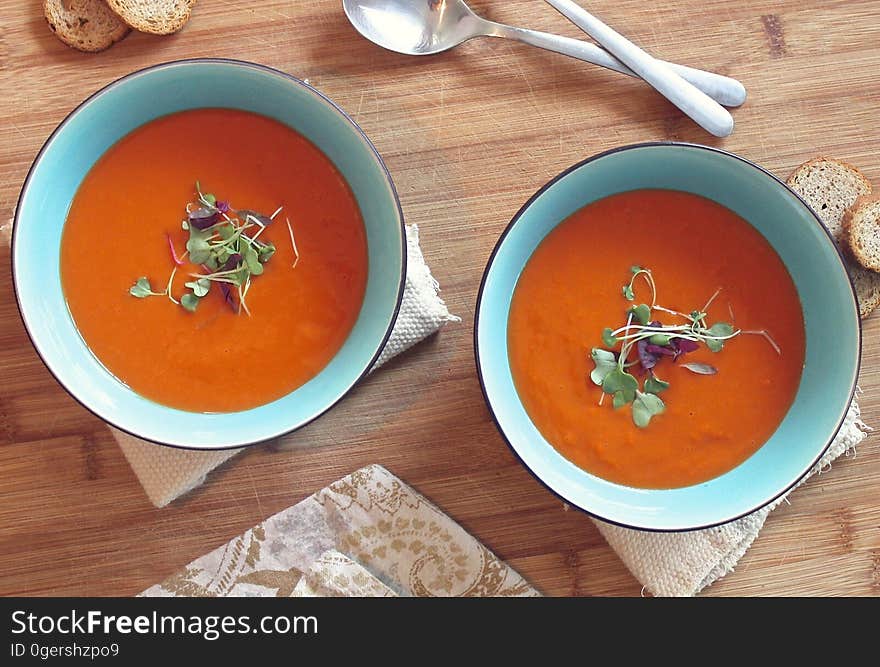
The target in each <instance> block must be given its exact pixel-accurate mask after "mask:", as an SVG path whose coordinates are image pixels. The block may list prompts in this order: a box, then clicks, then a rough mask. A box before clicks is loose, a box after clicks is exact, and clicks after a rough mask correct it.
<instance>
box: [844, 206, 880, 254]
mask: <svg viewBox="0 0 880 667" xmlns="http://www.w3.org/2000/svg"><path fill="white" fill-rule="evenodd" d="M843 234H844V238H845V239H846V241H847V243H848V244H849V249H850V251H852V255H853V257H855V259H856V261H857V262H858V263H859V264H861V265H862V266H864V267H865V268H866V269H871V270H872V271H880V197H876V196H869V195H866V196H863V197H859V198H858V199H857V200H856V203H855V204H853V206H852V208H850V209H849V210H848V211H847V212H846V215H845V216H844V217H843Z"/></svg>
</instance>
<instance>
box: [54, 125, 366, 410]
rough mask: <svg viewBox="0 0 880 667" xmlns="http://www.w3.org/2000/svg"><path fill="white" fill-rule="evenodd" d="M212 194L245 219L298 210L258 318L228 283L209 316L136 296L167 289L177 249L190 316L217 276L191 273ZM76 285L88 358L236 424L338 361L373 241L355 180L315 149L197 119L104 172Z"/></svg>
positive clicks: (72, 222) (66, 261) (154, 138)
mask: <svg viewBox="0 0 880 667" xmlns="http://www.w3.org/2000/svg"><path fill="white" fill-rule="evenodd" d="M197 181H198V182H199V183H200V186H199V187H200V188H201V189H203V190H204V191H205V192H206V193H212V194H214V195H216V199H217V200H218V201H219V200H223V201H224V202H227V201H228V202H230V203H231V204H232V205H233V206H234V207H235V208H236V209H247V210H249V211H254V212H259V213H261V214H264V215H265V216H270V215H271V214H273V212H275V211H276V210H277V209H278V208H279V207H282V208H281V211H280V212H279V213H278V214H277V215H276V216H275V218H274V219H273V220H272V221H271V223H269V224H266V225H265V229H262V231H260V235H259V239H258V241H260V243H261V244H263V242H265V243H271V244H272V245H274V247H275V252H274V255H272V256H271V259H269V260H268V261H266V263H265V268H264V270H263V271H262V273H261V274H260V275H253V276H252V280H251V283H250V285H249V288H248V289H247V292H246V295H247V296H246V298H247V301H246V306H247V311H249V313H250V314H248V313H247V312H244V310H243V309H242V308H241V307H237V304H236V302H237V299H236V298H234V297H235V289H232V290H231V291H232V293H233V295H232V297H231V296H230V293H229V291H227V290H228V289H229V288H230V285H229V284H221V283H217V284H214V283H212V284H211V285H210V291H209V292H208V293H207V294H206V295H204V296H203V298H200V299H198V307H197V308H196V309H195V310H194V311H193V312H190V311H188V310H187V309H186V308H184V307H181V306H180V305H177V304H175V303H174V302H172V301H171V299H169V298H167V297H166V296H158V295H157V296H148V297H147V298H135V296H134V295H133V294H132V293H131V292H130V288H132V285H133V284H134V283H135V281H136V280H138V278H140V277H142V276H143V277H145V278H147V280H148V282H149V284H150V285H151V289H152V290H154V291H156V292H157V293H159V292H161V291H162V290H164V289H165V288H166V285H167V283H168V280H169V277H170V274H171V272H172V270H173V269H174V268H175V266H176V262H175V261H174V256H173V255H172V248H174V252H175V254H176V255H177V257H178V260H180V261H182V262H183V263H182V264H181V265H180V266H177V272H176V277H175V279H174V280H173V281H172V284H171V290H170V292H171V296H172V297H174V298H175V300H176V301H178V302H181V303H187V302H186V301H185V300H183V299H182V297H183V295H184V294H185V293H186V292H187V291H188V289H187V288H186V287H185V285H184V283H185V282H187V281H192V280H194V278H193V277H191V276H190V274H192V273H195V272H199V271H202V272H204V271H205V269H203V268H200V267H199V266H197V265H195V264H193V263H192V262H191V261H190V260H191V257H184V258H183V259H182V260H181V255H184V253H185V252H186V251H185V248H186V244H187V241H188V240H189V234H190V232H189V231H187V230H186V229H183V227H184V226H186V225H184V224H183V221H185V220H186V219H187V218H188V213H187V210H186V208H185V207H186V205H187V203H188V202H192V200H193V197H194V192H195V184H196V182H197ZM218 205H219V204H218ZM245 217H246V216H245V215H244V214H242V218H245ZM288 220H289V222H290V228H289V229H288V225H287V221H288ZM259 228H260V226H258V225H254V226H252V228H251V231H248V232H247V234H251V235H253V234H255V233H256V231H259ZM215 238H216V239H218V242H219V237H215ZM254 247H259V248H265V247H266V245H265V244H263V245H259V246H258V245H257V244H256V241H255V242H254ZM260 257H261V260H262V258H263V256H262V255H260ZM297 257H298V259H297ZM224 259H225V258H224ZM294 264H295V266H294ZM227 277H228V276H227ZM61 279H62V285H63V289H64V294H65V297H66V299H67V303H68V306H69V309H70V313H71V315H72V316H73V319H74V321H75V323H76V326H77V328H78V330H79V332H80V334H81V335H82V337H83V339H84V341H85V343H86V344H87V345H88V347H89V348H90V349H91V351H92V353H93V354H94V355H95V356H96V357H97V359H98V360H99V361H100V362H101V363H102V364H103V365H104V366H105V367H106V368H107V369H108V370H109V371H110V372H111V373H112V374H113V375H115V376H116V377H117V378H118V379H119V380H120V381H122V382H123V383H125V384H126V385H128V386H129V387H131V388H132V389H133V390H134V391H136V392H138V393H139V394H141V395H143V396H144V397H146V398H149V399H152V400H153V401H156V402H157V403H162V404H164V405H168V406H171V407H175V408H180V409H183V410H189V411H195V412H231V411H237V410H244V409H248V408H253V407H255V406H258V405H261V404H265V403H268V402H270V401H272V400H274V399H277V398H280V397H281V396H283V395H285V394H287V393H289V392H291V391H293V390H294V389H296V388H297V387H299V386H301V385H302V384H304V383H305V382H307V381H308V380H309V379H311V378H312V377H314V376H315V375H316V374H318V373H319V372H320V371H321V370H322V369H323V368H324V366H326V365H327V363H328V362H329V361H330V359H331V358H332V357H333V356H334V355H335V354H336V352H337V351H338V350H339V348H340V347H341V346H342V344H343V343H344V341H345V339H346V338H347V336H348V334H349V333H350V331H351V329H352V328H353V326H354V323H355V321H356V319H357V317H358V313H359V311H360V308H361V305H362V302H363V298H364V291H365V286H366V280H367V243H366V233H365V229H364V225H363V221H362V218H361V214H360V211H359V209H358V206H357V203H356V201H355V198H354V196H353V194H352V192H351V191H350V189H349V187H348V185H347V184H346V182H345V181H344V180H343V178H342V176H341V174H340V173H339V172H338V171H337V169H336V168H335V166H334V165H333V164H332V163H331V162H330V160H329V159H328V158H327V157H326V156H325V155H324V154H323V153H322V152H321V151H320V150H319V149H318V148H317V147H315V146H314V145H313V144H312V143H311V142H309V141H308V140H307V139H305V138H304V137H303V136H301V135H300V134H298V133H297V132H295V131H293V130H292V129H290V128H288V127H287V126H285V125H283V124H281V123H279V122H277V121H275V120H272V119H269V118H266V117H263V116H259V115H255V114H252V113H247V112H243V111H236V110H230V109H197V110H193V111H185V112H181V113H177V114H172V115H170V116H166V117H163V118H160V119H158V120H155V121H153V122H150V123H148V124H146V125H144V126H142V127H140V128H138V129H137V130H135V131H134V132H132V133H131V134H129V135H128V136H126V137H124V138H123V139H122V140H121V141H119V142H118V143H117V144H116V145H114V146H113V147H112V148H110V149H109V150H108V151H107V152H106V154H105V155H104V156H102V157H101V159H100V160H99V161H98V162H97V163H96V164H95V165H94V167H93V168H92V169H91V171H90V172H89V173H88V175H87V176H86V178H85V179H84V181H83V182H82V184H81V185H80V188H79V190H78V192H77V194H76V196H75V198H74V200H73V203H72V205H71V208H70V211H69V213H68V217H67V221H66V223H65V226H64V230H63V235H62V243H61ZM231 287H232V288H234V287H235V286H234V285H232V286H231ZM188 298H189V299H191V300H194V296H189V297H188Z"/></svg>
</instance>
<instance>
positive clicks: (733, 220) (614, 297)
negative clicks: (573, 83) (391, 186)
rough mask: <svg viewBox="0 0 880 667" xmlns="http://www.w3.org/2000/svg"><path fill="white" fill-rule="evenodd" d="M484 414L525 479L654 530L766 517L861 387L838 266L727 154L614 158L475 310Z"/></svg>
mask: <svg viewBox="0 0 880 667" xmlns="http://www.w3.org/2000/svg"><path fill="white" fill-rule="evenodd" d="M476 318H477V319H476V324H475V351H476V358H477V368H478V373H479V376H480V381H481V384H482V388H483V393H484V396H485V399H486V401H487V403H488V406H489V409H490V411H491V413H492V416H493V418H494V420H495V422H496V424H497V426H498V428H499V430H500V431H501V433H502V435H503V436H504V438H505V439H506V440H507V442H508V444H509V445H510V446H511V448H512V449H513V451H514V452H515V453H516V455H517V456H518V457H519V458H520V459H521V460H522V462H523V463H524V464H525V466H526V467H527V468H528V469H529V470H530V471H531V472H532V473H533V474H534V475H535V476H536V477H537V478H538V479H539V480H540V481H542V482H543V483H544V484H545V485H546V486H547V487H549V488H550V489H551V490H552V491H554V492H555V493H556V494H558V495H559V496H561V497H562V498H563V499H565V500H566V501H567V502H569V503H571V504H573V505H575V506H577V507H579V508H581V509H583V510H585V511H586V512H588V513H590V514H592V515H594V516H596V517H598V518H601V519H603V520H605V521H608V522H612V523H616V524H619V525H623V526H628V527H633V528H638V529H645V530H659V531H664V530H665V531H678V530H691V529H697V528H704V527H709V526H714V525H718V524H721V523H725V522H727V521H731V520H733V519H736V518H738V517H741V516H744V515H746V514H748V513H750V512H752V511H754V510H756V509H758V508H760V507H763V506H765V505H767V504H768V503H770V502H772V501H773V500H774V499H776V498H778V497H779V496H780V495H781V494H783V493H784V492H785V491H787V490H788V489H790V488H792V487H793V486H794V485H795V484H796V483H797V482H798V481H799V480H800V479H802V478H803V476H804V475H805V474H806V473H807V472H808V471H809V469H810V468H811V467H812V466H813V465H814V464H815V463H816V462H817V461H818V460H819V459H820V458H821V456H822V454H823V453H824V452H825V450H826V449H827V448H828V446H829V445H830V443H831V441H832V440H833V438H834V436H835V435H836V434H837V432H838V430H839V429H840V426H841V424H842V423H843V420H844V417H845V415H846V413H847V410H848V408H849V405H850V402H851V400H852V396H853V392H854V390H855V386H856V380H857V377H858V368H859V360H860V353H861V331H860V326H859V319H858V307H857V302H856V298H855V294H854V292H853V289H852V285H851V283H850V280H849V277H848V274H847V271H846V268H845V265H844V262H843V260H842V257H841V255H840V253H839V251H838V249H837V246H836V245H835V243H834V242H833V240H832V238H831V236H830V235H829V233H828V231H827V230H826V229H825V228H824V226H823V225H822V224H821V222H820V221H819V219H818V218H817V216H816V215H815V213H814V212H813V211H812V210H810V208H809V207H808V206H807V205H806V204H805V203H804V202H803V201H802V200H801V199H800V198H799V197H798V196H797V195H796V194H795V193H793V192H792V191H791V190H790V189H788V188H787V187H786V186H785V185H784V184H783V183H782V182H781V181H779V180H778V179H776V178H775V177H773V176H772V175H771V174H770V173H768V172H767V171H765V170H763V169H762V168H760V167H758V166H756V165H755V164H753V163H751V162H749V161H747V160H744V159H742V158H740V157H737V156H735V155H733V154H730V153H726V152H724V151H721V150H717V149H713V148H708V147H705V146H697V145H690V144H680V143H651V144H639V145H634V146H626V147H623V148H619V149H615V150H611V151H608V152H606V153H602V154H600V155H597V156H595V157H592V158H589V159H587V160H585V161H583V162H581V163H579V164H577V165H574V166H573V167H571V168H570V169H567V170H566V171H565V172H563V173H562V174H560V175H559V176H557V177H556V178H554V179H553V180H552V181H550V182H549V183H548V184H547V185H545V186H544V187H542V188H541V189H540V190H539V191H538V192H537V193H536V194H535V195H534V196H533V197H532V198H531V199H530V200H529V201H528V202H527V203H526V204H525V205H524V206H523V207H522V208H521V209H520V210H519V212H518V213H517V214H516V215H515V216H514V218H513V220H512V221H511V223H510V224H509V226H508V227H507V229H506V230H505V231H504V233H503V235H502V237H501V239H500V240H499V242H498V244H497V245H496V247H495V249H494V251H493V253H492V255H491V258H490V260H489V263H488V266H487V268H486V270H485V273H484V276H483V282H482V285H481V288H480V293H479V297H478V304H477V314H476Z"/></svg>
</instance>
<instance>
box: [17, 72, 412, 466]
mask: <svg viewBox="0 0 880 667" xmlns="http://www.w3.org/2000/svg"><path fill="white" fill-rule="evenodd" d="M200 107H227V108H235V109H242V110H246V111H252V112H256V113H259V114H262V115H264V116H269V117H271V118H275V119H276V120H279V121H281V122H282V123H285V124H286V125H288V126H290V127H292V128H293V129H295V130H296V131H298V132H299V133H301V134H302V135H304V136H305V137H307V138H308V139H310V140H311V141H312V143H314V144H315V145H316V146H317V147H318V148H320V149H321V150H322V151H323V152H324V153H325V154H326V155H327V157H329V158H330V160H332V162H333V163H334V164H335V165H336V167H337V168H338V169H339V171H340V172H341V173H342V175H343V176H344V178H345V180H346V181H347V182H348V184H349V186H350V187H351V189H352V191H353V192H354V195H355V197H356V199H357V202H358V205H359V206H360V210H361V213H362V215H363V219H364V225H365V227H366V232H367V244H368V254H369V273H368V277H367V286H366V295H365V298H364V303H363V306H362V308H361V311H360V315H359V317H358V319H357V322H356V323H355V326H354V328H353V330H352V332H351V334H350V335H349V337H348V339H347V340H346V342H345V343H344V344H343V346H342V348H341V349H340V350H339V352H338V353H337V354H336V356H335V357H334V358H333V359H332V360H331V361H330V363H329V364H328V365H327V366H326V367H325V368H324V370H322V371H321V372H320V373H319V374H318V375H317V376H315V377H314V378H312V379H311V380H310V381H309V382H307V383H306V384H305V385H303V386H302V387H300V388H299V389H297V390H296V391H294V392H292V393H290V394H288V395H286V396H284V397H283V398H280V399H278V400H276V401H274V402H272V403H269V404H267V405H262V406H260V407H258V408H254V409H251V410H246V411H242V412H235V413H226V414H199V413H193V412H186V411H182V410H175V409H172V408H169V407H165V406H162V405H159V404H157V403H154V402H152V401H150V400H148V399H146V398H143V397H142V396H140V395H138V394H137V393H135V392H134V391H132V390H131V389H129V388H128V387H126V386H125V385H123V384H122V383H121V382H119V381H118V380H117V379H116V378H115V377H113V376H112V375H111V374H110V373H109V372H108V371H107V370H106V369H105V368H104V367H103V366H102V365H101V364H100V362H99V361H98V360H97V359H96V358H95V357H94V356H93V355H92V354H91V352H90V351H89V349H88V348H87V347H86V345H85V343H84V342H83V340H82V338H81V337H80V335H79V333H78V332H77V330H76V328H75V326H74V323H73V320H72V319H71V317H70V313H69V311H68V309H67V303H66V302H65V300H64V294H63V293H62V290H61V279H60V274H59V248H60V243H61V230H62V227H63V225H64V221H65V219H66V216H67V211H68V209H69V207H70V203H71V200H72V199H73V197H74V195H75V193H76V191H77V188H78V187H79V184H80V183H81V182H82V180H83V178H84V177H85V175H86V174H87V173H88V171H89V169H90V168H91V167H92V165H93V164H94V163H95V161H96V160H98V158H100V157H101V155H102V154H103V153H104V152H105V151H106V150H107V149H108V148H110V147H111V146H112V145H113V144H115V143H116V142H117V141H119V140H120V139H121V138H122V137H124V136H125V135H126V134H128V133H129V132H131V131H132V130H134V129H135V128H137V127H139V126H141V125H143V124H144V123H147V122H149V121H151V120H153V119H155V118H158V117H160V116H165V115H167V114H170V113H174V112H176V111H183V110H185V109H193V108H200ZM13 229H14V232H13V239H12V260H13V278H14V282H15V291H16V295H17V298H18V305H19V308H20V310H21V314H22V318H23V320H24V324H25V326H26V328H27V330H28V333H29V334H30V337H31V340H32V341H33V343H34V346H35V347H36V349H37V352H38V353H39V354H40V356H41V357H42V358H43V361H44V362H45V363H46V365H47V366H48V367H49V370H50V371H52V373H53V374H54V375H55V377H56V378H57V379H58V381H59V382H60V383H61V384H62V385H63V386H64V387H65V388H66V389H67V390H68V391H69V392H70V393H71V394H73V396H74V397H75V398H77V399H78V400H79V401H80V402H81V403H82V404H83V405H84V406H85V407H87V408H88V409H89V410H91V411H92V412H94V413H95V414H97V415H98V416H99V417H101V418H103V419H104V420H106V421H108V422H110V423H111V424H113V425H115V426H117V427H119V428H121V429H123V430H125V431H128V432H129V433H132V434H134V435H136V436H138V437H140V438H145V439H147V440H152V441H154V442H158V443H162V444H167V445H176V446H181V447H191V448H197V449H222V448H226V447H238V446H242V445H247V444H251V443H254V442H259V441H262V440H267V439H270V438H274V437H276V436H279V435H282V434H284V433H287V432H289V431H292V430H294V429H296V428H298V427H300V426H302V425H304V424H306V423H308V422H309V421H311V420H313V419H315V418H316V417H318V416H320V415H321V414H322V413H324V412H325V411H326V410H328V409H330V408H331V407H332V406H333V405H334V404H335V403H336V402H337V401H339V399H341V398H342V396H343V395H344V394H345V393H346V392H348V390H349V389H351V387H352V386H353V385H354V384H355V383H356V382H357V381H358V380H359V379H360V378H361V377H362V376H363V375H364V374H365V373H366V372H367V371H368V370H369V368H370V366H372V364H373V362H374V361H375V360H376V358H377V357H378V355H379V352H380V351H381V349H382V347H383V345H384V344H385V341H386V340H387V338H388V336H389V335H390V333H391V327H392V325H393V324H394V320H395V318H396V316H397V311H398V309H399V307H400V301H401V298H402V296H403V287H404V279H405V274H406V238H405V234H404V228H403V216H402V213H401V210H400V205H399V202H398V200H397V193H396V192H395V190H394V185H393V183H392V182H391V177H390V176H389V174H388V171H387V169H386V168H385V165H384V163H383V162H382V159H381V158H380V157H379V154H378V153H377V152H376V149H375V148H374V147H373V145H372V144H371V143H370V141H369V140H368V139H367V137H366V136H365V135H364V133H363V132H362V131H361V130H360V128H358V126H357V125H356V124H355V123H354V121H352V120H351V119H350V118H349V117H348V116H346V115H345V113H344V112H343V111H342V110H341V109H339V107H337V106H336V105H335V104H333V102H331V101H330V100H329V99H327V98H326V97H324V96H323V95H322V94H321V93H319V92H318V91H316V90H315V89H314V88H311V87H310V86H308V85H307V84H305V83H304V82H302V81H299V80H298V79H294V78H293V77H290V76H288V75H286V74H283V73H282V72H278V71H276V70H273V69H269V68H267V67H263V66H260V65H254V64H251V63H245V62H240V61H231V60H219V59H200V60H184V61H177V62H171V63H166V64H163V65H158V66H156V67H151V68H148V69H145V70H141V71H139V72H135V73H133V74H130V75H128V76H126V77H123V78H122V79H120V80H118V81H116V82H114V83H112V84H110V85H109V86H107V87H106V88H104V89H102V90H101V91H99V92H97V93H95V94H94V95H92V97H90V98H89V99H87V100H86V101H85V102H83V103H82V104H81V105H80V106H79V107H77V109H75V110H74V111H73V112H72V113H71V114H70V115H69V116H68V117H67V118H66V119H65V120H64V122H62V123H61V125H59V126H58V128H57V129H56V130H55V132H54V133H53V134H52V136H50V137H49V139H48V140H47V141H46V144H45V145H44V146H43V148H42V150H41V151H40V153H39V155H38V156H37V158H36V160H35V161H34V164H33V166H32V167H31V170H30V173H29V174H28V177H27V180H26V181H25V183H24V186H23V188H22V191H21V197H20V199H19V202H18V208H17V211H16V216H15V225H14V228H13Z"/></svg>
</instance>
